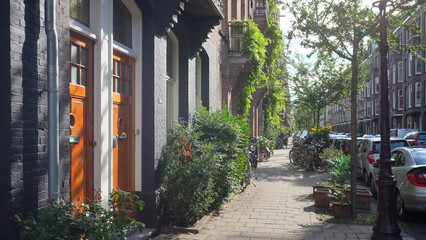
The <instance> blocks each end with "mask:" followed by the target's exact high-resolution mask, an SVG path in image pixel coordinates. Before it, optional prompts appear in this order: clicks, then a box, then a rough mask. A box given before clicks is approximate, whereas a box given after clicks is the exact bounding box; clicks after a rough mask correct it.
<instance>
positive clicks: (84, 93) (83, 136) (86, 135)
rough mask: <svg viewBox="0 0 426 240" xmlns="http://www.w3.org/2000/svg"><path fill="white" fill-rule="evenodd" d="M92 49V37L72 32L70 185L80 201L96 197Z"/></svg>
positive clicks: (76, 200)
mask: <svg viewBox="0 0 426 240" xmlns="http://www.w3.org/2000/svg"><path fill="white" fill-rule="evenodd" d="M92 49H93V42H92V41H91V40H90V39H87V38H85V37H83V36H80V35H78V34H76V33H74V32H71V33H70V58H71V59H70V80H69V81H70V98H71V113H70V135H71V139H70V144H71V176H70V185H71V201H72V202H73V203H77V204H80V203H87V202H90V200H91V199H92V197H93V153H92V141H93V132H92V129H93V127H92V119H93V113H92V104H93V99H92V86H93V82H92V81H93V78H92V59H93V58H92Z"/></svg>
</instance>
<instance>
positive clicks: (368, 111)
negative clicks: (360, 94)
mask: <svg viewBox="0 0 426 240" xmlns="http://www.w3.org/2000/svg"><path fill="white" fill-rule="evenodd" d="M366 112H367V117H369V116H371V115H370V114H371V102H370V101H368V102H367V111H366Z"/></svg>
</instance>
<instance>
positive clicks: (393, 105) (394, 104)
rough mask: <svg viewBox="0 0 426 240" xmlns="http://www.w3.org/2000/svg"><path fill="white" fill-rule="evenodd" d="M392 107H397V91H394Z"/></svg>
mask: <svg viewBox="0 0 426 240" xmlns="http://www.w3.org/2000/svg"><path fill="white" fill-rule="evenodd" d="M392 109H393V110H395V109H396V94H395V92H392Z"/></svg>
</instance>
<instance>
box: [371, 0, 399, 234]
mask: <svg viewBox="0 0 426 240" xmlns="http://www.w3.org/2000/svg"><path fill="white" fill-rule="evenodd" d="M389 2H391V1H389V0H380V1H377V2H375V3H373V6H375V7H377V6H378V7H379V10H380V43H379V51H380V119H381V123H382V124H381V125H380V141H381V144H380V145H381V151H380V159H379V160H378V161H377V162H378V163H379V164H380V172H379V178H378V180H377V186H378V188H379V195H378V206H377V214H376V223H375V225H374V227H373V235H371V239H402V238H401V235H400V233H401V230H400V229H399V227H398V222H397V216H396V197H395V186H396V181H395V179H394V178H393V173H392V169H391V163H392V161H391V155H390V130H389V100H388V75H387V62H388V59H387V53H388V50H389V49H388V48H389V46H388V42H387V32H386V29H387V24H388V22H387V18H386V6H387V4H388V3H389ZM373 181H374V180H373Z"/></svg>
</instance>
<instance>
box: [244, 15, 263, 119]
mask: <svg viewBox="0 0 426 240" xmlns="http://www.w3.org/2000/svg"><path fill="white" fill-rule="evenodd" d="M245 24H246V27H245V29H244V32H243V51H244V52H246V53H247V54H248V55H249V59H250V63H251V65H252V71H251V73H250V77H249V79H248V80H247V81H246V82H245V84H244V87H243V89H242V90H241V93H240V96H239V99H238V114H239V115H241V116H245V117H247V116H248V114H249V109H250V104H251V99H252V94H253V93H254V92H255V91H256V88H257V87H259V85H260V83H261V82H262V81H266V76H265V73H264V72H263V67H264V65H265V61H266V45H267V40H266V38H265V37H264V36H263V34H262V33H261V32H260V30H259V28H258V27H257V24H256V23H254V22H253V21H245Z"/></svg>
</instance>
